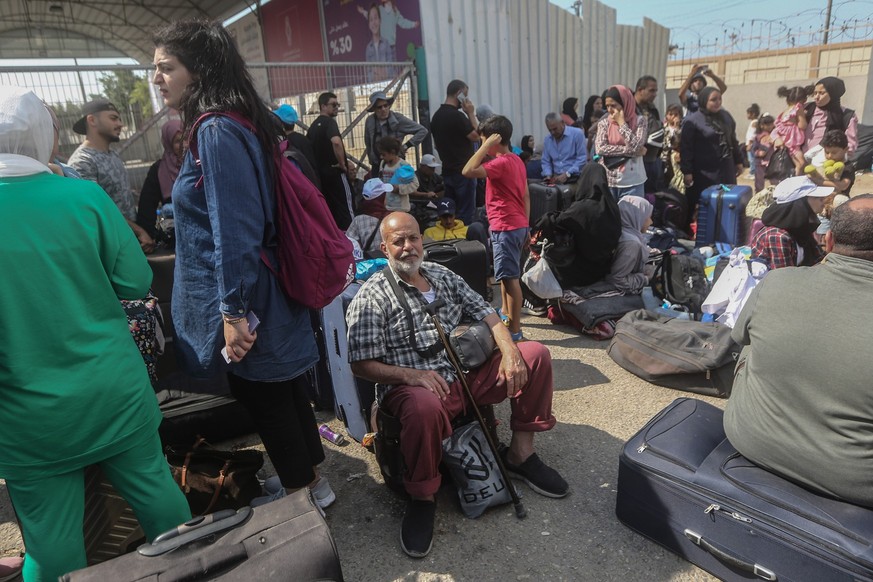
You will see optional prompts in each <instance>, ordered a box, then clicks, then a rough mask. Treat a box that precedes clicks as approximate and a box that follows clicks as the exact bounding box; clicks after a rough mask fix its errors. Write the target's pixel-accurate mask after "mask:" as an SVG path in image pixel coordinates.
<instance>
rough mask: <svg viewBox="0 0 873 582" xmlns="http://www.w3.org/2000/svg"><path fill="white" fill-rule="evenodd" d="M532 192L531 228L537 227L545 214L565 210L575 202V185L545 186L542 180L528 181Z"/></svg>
mask: <svg viewBox="0 0 873 582" xmlns="http://www.w3.org/2000/svg"><path fill="white" fill-rule="evenodd" d="M527 184H528V191H529V192H530V226H531V228H533V227H534V225H536V223H537V221H538V220H539V219H540V217H541V216H542V215H543V214H546V213H548V212H552V211H555V210H564V209H565V208H567V207H568V206H570V203H571V202H573V189H574V188H575V187H576V186H575V184H555V185H549V184H544V183H543V182H542V181H540V180H528V182H527Z"/></svg>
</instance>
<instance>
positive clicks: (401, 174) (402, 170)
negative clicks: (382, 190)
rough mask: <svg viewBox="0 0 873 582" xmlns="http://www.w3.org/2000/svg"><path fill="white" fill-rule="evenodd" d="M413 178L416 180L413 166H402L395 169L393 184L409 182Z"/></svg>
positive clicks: (392, 178)
mask: <svg viewBox="0 0 873 582" xmlns="http://www.w3.org/2000/svg"><path fill="white" fill-rule="evenodd" d="M413 180H415V170H413V169H412V166H406V165H403V166H400V167H399V168H397V169H396V170H394V175H393V176H391V183H392V184H409V183H411V182H412V181H413Z"/></svg>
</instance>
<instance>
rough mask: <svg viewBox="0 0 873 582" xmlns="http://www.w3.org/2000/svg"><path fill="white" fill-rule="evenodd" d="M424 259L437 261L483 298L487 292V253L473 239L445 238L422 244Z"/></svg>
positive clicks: (482, 246) (481, 245)
mask: <svg viewBox="0 0 873 582" xmlns="http://www.w3.org/2000/svg"><path fill="white" fill-rule="evenodd" d="M424 253H425V260H427V261H432V262H434V263H439V264H440V265H442V266H444V267H446V268H447V269H450V270H452V271H454V272H455V273H457V274H458V275H460V276H461V278H463V279H464V281H466V282H467V285H469V286H470V288H472V289H473V291H475V292H476V293H478V294H479V295H481V296H482V297H483V298H484V297H486V295H487V293H488V253H487V251H486V250H485V245H483V244H482V243H480V242H479V241H475V240H462V239H454V240H446V241H436V242H429V243H427V244H425V245H424Z"/></svg>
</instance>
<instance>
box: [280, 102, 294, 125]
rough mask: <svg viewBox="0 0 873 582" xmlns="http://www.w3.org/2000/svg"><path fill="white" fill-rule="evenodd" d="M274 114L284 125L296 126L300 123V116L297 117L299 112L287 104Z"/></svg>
mask: <svg viewBox="0 0 873 582" xmlns="http://www.w3.org/2000/svg"><path fill="white" fill-rule="evenodd" d="M273 113H275V114H276V117H278V118H279V119H281V120H282V123H285V124H287V125H294V124H295V123H297V122H298V121H300V116H298V115H297V110H296V109H294V108H293V107H291V106H290V105H288V104H287V103H285V104H284V105H280V106H279V107H277V108H276V109H274V110H273Z"/></svg>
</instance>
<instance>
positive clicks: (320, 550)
mask: <svg viewBox="0 0 873 582" xmlns="http://www.w3.org/2000/svg"><path fill="white" fill-rule="evenodd" d="M60 580H62V581H64V582H104V581H106V580H112V581H113V582H134V581H141V582H146V581H157V580H166V581H170V580H177V581H181V580H225V581H230V580H234V581H236V580H295V581H296V580H300V581H301V582H302V581H306V580H319V581H326V580H334V581H340V582H341V581H342V580H343V573H342V567H341V565H340V560H339V555H338V554H337V550H336V544H335V543H334V541H333V537H332V536H331V534H330V530H329V529H328V527H327V523H325V521H324V517H322V515H321V513H320V512H319V510H318V509H317V508H316V507H315V504H314V503H313V501H312V498H311V496H310V495H309V492H308V490H307V489H306V488H303V489H301V490H299V491H296V492H294V493H290V494H288V496H287V497H285V498H283V499H279V500H276V501H274V502H272V503H268V504H266V505H262V506H260V507H257V508H254V509H252V508H251V507H244V508H242V509H240V510H238V511H234V510H224V511H218V512H216V513H211V514H209V515H206V516H203V517H195V518H194V519H192V520H191V521H189V522H187V523H186V524H184V525H182V526H180V527H178V528H176V529H175V530H171V531H170V532H166V533H164V534H161V535H160V536H158V537H157V538H156V540H155V541H154V542H152V543H151V544H144V545H142V546H140V547H139V548H138V549H137V551H136V552H133V553H130V554H126V555H124V556H121V557H118V558H115V559H113V560H109V561H107V562H103V563H102V564H98V565H96V566H92V567H90V568H85V569H83V570H76V571H75V572H70V573H69V574H65V575H63V576H62V577H61V578H60Z"/></svg>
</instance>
